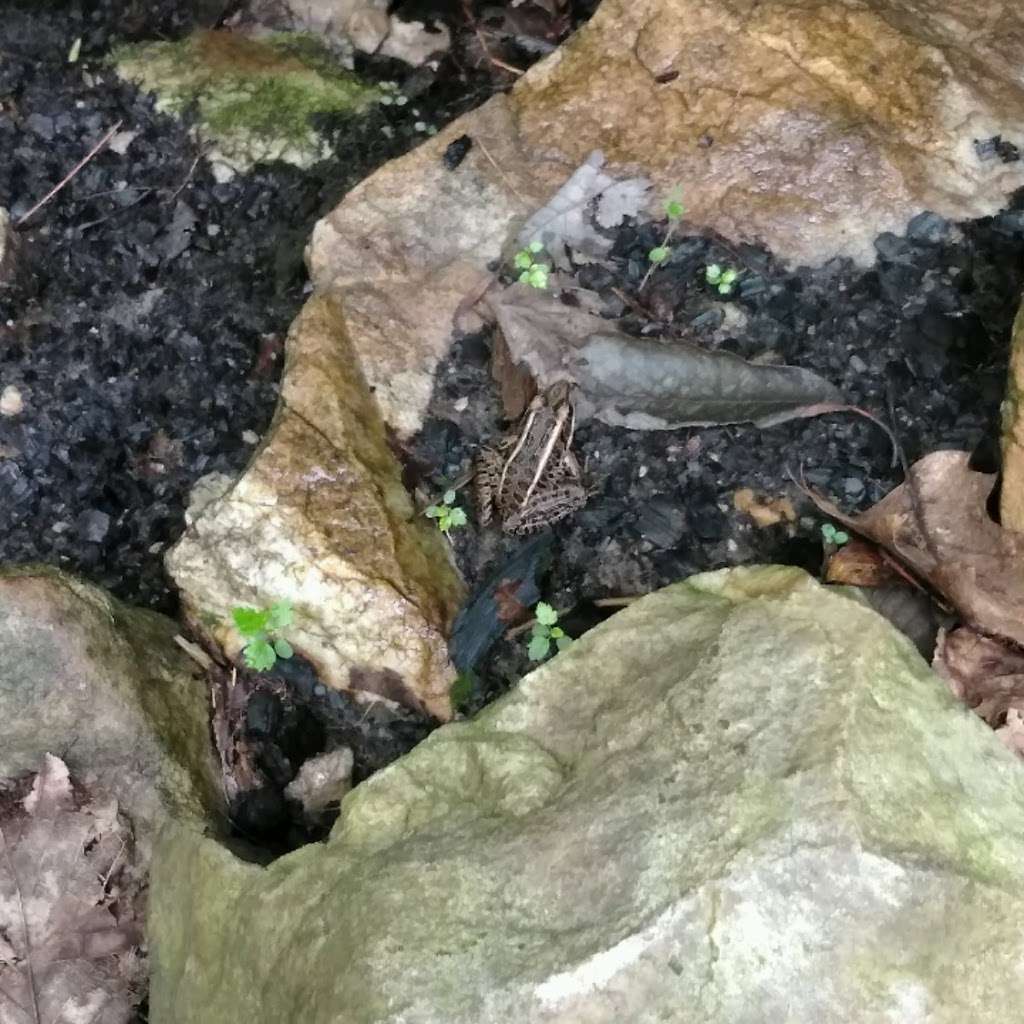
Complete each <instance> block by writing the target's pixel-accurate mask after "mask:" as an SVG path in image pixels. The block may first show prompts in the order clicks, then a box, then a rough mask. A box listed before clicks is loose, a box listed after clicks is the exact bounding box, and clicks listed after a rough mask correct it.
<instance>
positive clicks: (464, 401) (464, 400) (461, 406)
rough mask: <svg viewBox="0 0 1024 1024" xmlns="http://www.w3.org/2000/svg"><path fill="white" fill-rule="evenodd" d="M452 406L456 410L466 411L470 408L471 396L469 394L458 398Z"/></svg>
mask: <svg viewBox="0 0 1024 1024" xmlns="http://www.w3.org/2000/svg"><path fill="white" fill-rule="evenodd" d="M452 408H454V409H455V411H456V412H465V411H466V410H467V409H468V408H469V397H468V396H467V395H463V396H462V397H461V398H457V399H456V400H455V403H454V405H453V406H452Z"/></svg>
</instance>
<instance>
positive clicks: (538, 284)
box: [513, 240, 551, 291]
mask: <svg viewBox="0 0 1024 1024" xmlns="http://www.w3.org/2000/svg"><path fill="white" fill-rule="evenodd" d="M543 251H544V243H543V242H539V241H536V240H535V241H533V242H531V243H530V244H529V245H528V246H526V247H525V248H523V249H520V250H519V252H517V253H516V255H515V258H514V260H513V262H514V263H515V267H516V270H518V271H519V281H520V283H521V284H528V285H529V286H530V287H531V288H539V289H540V290H541V291H543V290H544V289H545V288H547V286H548V275H549V274H550V273H551V265H550V264H549V263H539V262H538V261H537V254H538V253H539V252H543Z"/></svg>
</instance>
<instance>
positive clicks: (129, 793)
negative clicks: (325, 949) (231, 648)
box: [0, 568, 219, 851]
mask: <svg viewBox="0 0 1024 1024" xmlns="http://www.w3.org/2000/svg"><path fill="white" fill-rule="evenodd" d="M175 632H176V626H175V624H174V623H173V622H171V620H170V619H167V618H164V616H162V615H157V614H155V613H153V612H148V611H141V610H135V609H130V608H127V607H125V606H124V605H122V604H121V603H120V602H118V601H115V600H113V599H112V598H110V597H108V596H107V595H106V594H104V593H103V592H102V591H101V590H98V589H97V588H95V587H91V586H88V585H87V584H85V583H82V582H80V581H78V580H76V579H74V578H73V577H70V576H65V575H63V574H61V573H58V572H56V571H54V570H48V569H35V570H33V569H31V568H29V569H21V570H11V569H8V570H4V571H2V572H0V779H2V778H7V777H10V776H13V775H18V774H20V773H22V772H27V771H36V770H37V769H38V768H39V764H40V761H41V759H42V757H43V755H44V754H47V753H52V754H55V755H58V756H60V757H61V758H62V759H63V760H64V761H65V762H66V763H67V765H68V767H69V769H70V770H71V772H72V774H73V775H74V776H75V778H76V780H77V781H79V782H81V783H83V784H84V785H85V786H86V787H87V788H89V789H95V790H96V791H100V792H103V793H105V794H109V795H112V796H114V797H116V798H117V801H118V804H119V806H120V807H121V809H122V810H123V811H124V812H125V813H126V814H128V816H129V817H130V818H131V820H132V824H133V826H134V828H135V834H136V838H137V839H138V841H139V842H140V844H141V846H142V848H143V850H144V851H145V850H148V848H149V846H150V845H151V843H152V839H153V836H154V834H155V832H156V831H157V829H158V828H159V827H161V826H162V825H163V824H164V823H165V822H166V821H167V819H168V817H169V816H170V815H172V814H173V815H174V817H175V818H176V819H177V821H178V822H190V821H191V822H193V823H200V822H204V821H206V820H207V819H208V818H209V816H210V815H212V814H213V813H214V812H215V811H216V809H217V808H218V806H219V797H218V792H219V782H218V779H219V772H218V769H217V767H216V765H215V764H214V761H213V757H212V748H211V743H210V738H209V726H208V715H207V708H208V705H209V697H208V695H207V690H206V685H205V682H204V681H203V680H202V679H201V678H199V677H198V676H197V673H196V670H195V666H194V665H193V663H192V662H191V661H190V660H189V658H188V657H186V655H185V654H184V653H183V652H182V651H181V650H180V649H179V648H178V647H177V645H176V644H175V643H174V639H173V638H174V634H175Z"/></svg>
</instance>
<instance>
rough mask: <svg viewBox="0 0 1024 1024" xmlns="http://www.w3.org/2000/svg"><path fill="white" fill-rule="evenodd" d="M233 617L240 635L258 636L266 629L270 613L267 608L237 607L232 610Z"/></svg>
mask: <svg viewBox="0 0 1024 1024" xmlns="http://www.w3.org/2000/svg"><path fill="white" fill-rule="evenodd" d="M231 617H232V618H233V619H234V620H235V626H236V628H237V629H238V632H239V633H241V634H242V635H243V636H256V634H257V633H261V632H262V631H263V630H264V629H266V626H267V620H268V619H269V618H270V611H269V609H267V608H243V607H237V608H232V609H231Z"/></svg>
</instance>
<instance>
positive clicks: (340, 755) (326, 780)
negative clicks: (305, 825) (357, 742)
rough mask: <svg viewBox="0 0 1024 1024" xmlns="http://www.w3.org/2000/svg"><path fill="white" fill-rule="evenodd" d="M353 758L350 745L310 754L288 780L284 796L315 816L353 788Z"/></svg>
mask: <svg viewBox="0 0 1024 1024" xmlns="http://www.w3.org/2000/svg"><path fill="white" fill-rule="evenodd" d="M353 760H354V759H353V756H352V751H351V750H349V748H348V747H339V748H338V749H337V750H332V751H331V752H330V753H329V754H318V755H317V756H316V757H311V758H310V759H309V760H308V761H304V762H303V764H302V767H301V768H300V769H299V774H298V775H296V777H295V778H294V779H292V781H291V782H290V783H288V786H287V787H286V789H285V791H284V792H285V796H287V797H290V798H291V799H292V800H297V801H298V802H299V803H300V804H302V809H303V810H304V811H305V812H306V814H307V815H308V816H310V817H312V816H315V815H316V814H317V813H318V812H319V811H322V810H323V809H324V808H325V807H327V806H328V805H329V804H333V803H336V802H339V801H340V800H341V798H342V797H343V796H344V795H345V794H346V793H347V792H348V791H349V789H351V787H352V766H353Z"/></svg>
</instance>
